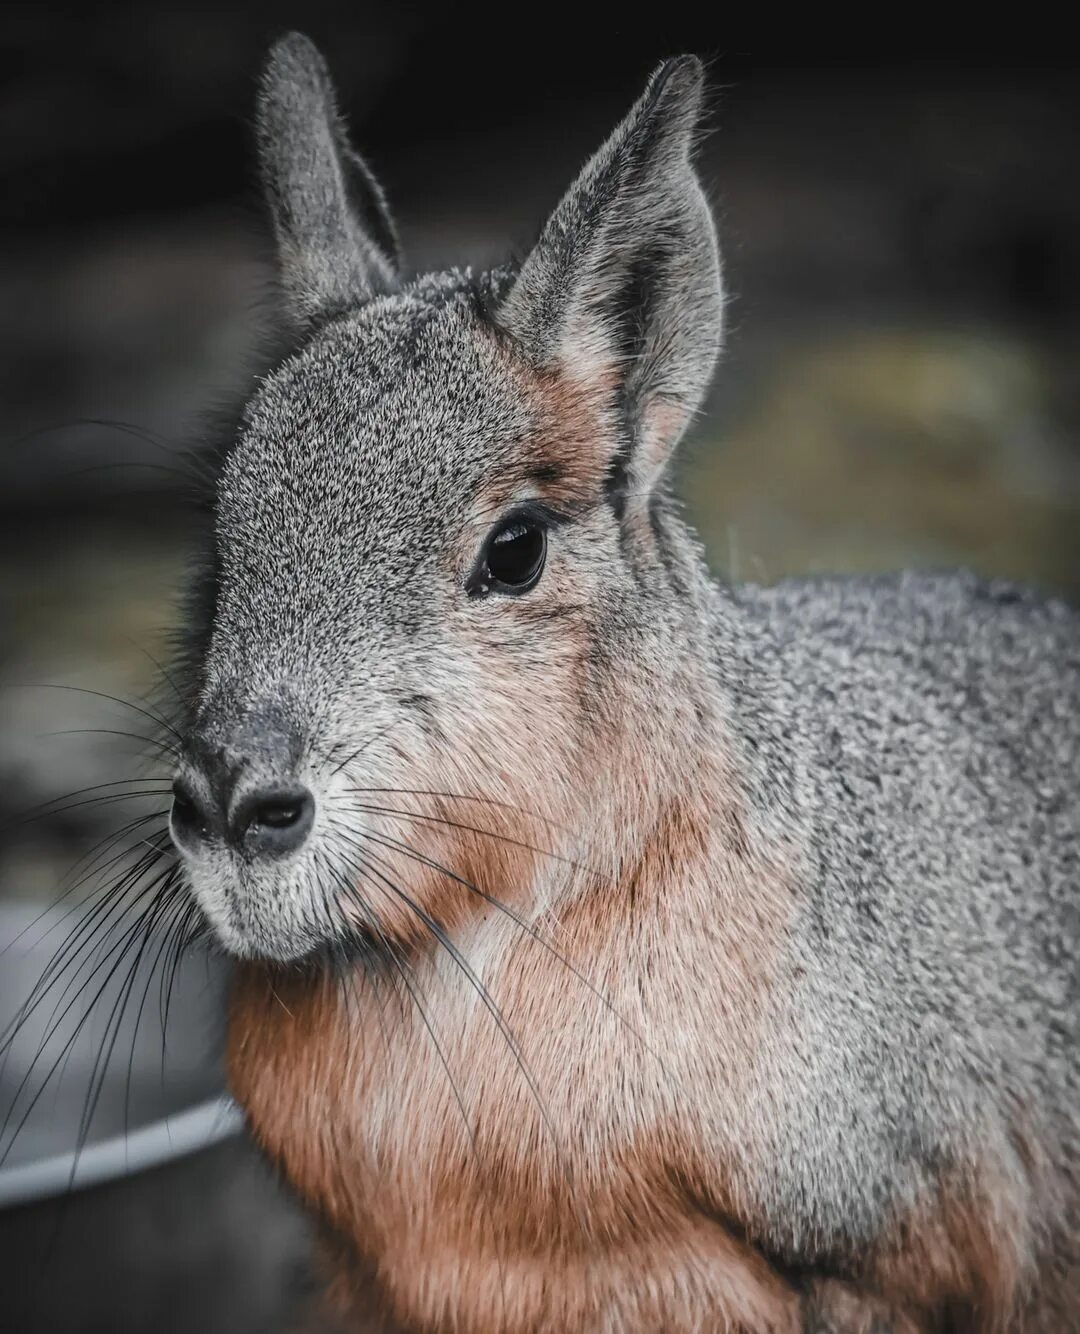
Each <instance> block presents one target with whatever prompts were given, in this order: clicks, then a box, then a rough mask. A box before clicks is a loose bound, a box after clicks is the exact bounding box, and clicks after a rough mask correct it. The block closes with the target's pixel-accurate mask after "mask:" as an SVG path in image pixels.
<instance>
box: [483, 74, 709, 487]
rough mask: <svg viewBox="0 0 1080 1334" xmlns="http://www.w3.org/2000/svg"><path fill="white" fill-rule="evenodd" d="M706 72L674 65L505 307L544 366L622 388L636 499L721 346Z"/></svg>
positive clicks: (611, 143)
mask: <svg viewBox="0 0 1080 1334" xmlns="http://www.w3.org/2000/svg"><path fill="white" fill-rule="evenodd" d="M703 85H704V71H703V69H702V65H701V62H700V61H699V60H697V59H696V58H695V57H694V56H680V57H678V58H676V59H674V60H669V61H667V62H666V63H665V64H663V65H661V66H660V68H659V69H658V70H657V71H656V72H655V74H654V75H653V77H652V78H651V79H650V81H649V84H648V86H647V87H646V89H645V92H644V93H643V94H642V96H641V98H640V99H639V100H638V101H637V103H635V105H634V106H633V107H632V109H631V111H630V113H629V115H628V116H627V117H626V119H625V120H624V121H623V122H622V124H621V125H619V127H618V128H617V129H616V130H615V132H614V134H612V136H611V137H610V139H608V141H607V143H605V144H604V146H603V147H602V148H601V149H600V150H599V152H598V153H596V155H595V156H594V157H593V158H592V159H591V161H589V162H588V163H587V164H586V166H585V168H584V170H583V171H582V172H581V174H580V176H579V177H578V179H577V180H576V181H575V182H574V184H573V185H572V186H571V187H570V189H569V191H568V192H567V193H566V195H565V196H564V197H563V199H562V202H561V203H560V204H559V206H558V207H557V208H556V210H555V212H554V214H553V215H552V217H551V219H550V221H549V222H548V224H547V226H546V227H545V228H544V231H543V232H542V233H541V236H540V240H539V241H538V242H537V245H536V247H535V249H534V250H533V251H532V253H531V254H530V255H529V257H528V259H527V260H526V261H525V263H524V265H523V266H522V268H521V270H520V272H519V274H518V276H517V279H516V281H515V282H514V285H513V286H512V287H511V289H510V291H509V293H508V295H507V296H506V298H505V299H504V302H503V304H502V307H501V309H500V310H499V311H498V313H497V319H498V320H499V322H500V324H501V325H502V326H503V327H504V328H505V329H506V330H507V331H508V332H509V333H511V334H512V335H513V336H514V337H515V338H516V339H517V340H518V342H519V343H520V345H521V346H522V347H523V348H524V350H525V353H526V355H527V356H528V357H529V358H530V359H531V360H532V361H533V362H534V363H535V364H536V365H538V366H540V367H544V368H551V369H558V368H563V369H565V370H566V371H567V373H569V374H571V375H573V376H575V377H578V378H580V377H586V378H589V379H593V380H595V381H596V382H597V383H598V384H606V385H610V386H611V388H612V390H613V393H614V395H615V403H616V405H617V407H618V409H619V410H620V412H621V413H622V415H623V419H624V424H625V428H626V443H625V446H624V450H623V452H622V453H621V454H620V455H619V456H618V457H617V458H616V459H614V460H613V461H612V468H613V481H614V482H615V483H616V485H618V486H621V487H622V489H623V491H624V492H625V493H629V494H641V493H642V492H647V491H648V490H649V489H651V487H652V486H653V485H654V484H655V482H656V480H657V478H658V476H659V474H660V471H661V470H662V468H663V466H664V464H665V462H666V461H667V458H668V456H669V454H670V452H671V450H672V448H673V447H674V445H675V444H676V443H677V442H678V439H679V437H680V436H681V435H682V433H683V430H684V429H685V426H686V424H687V422H688V421H689V419H690V417H691V416H692V415H693V413H694V411H695V410H696V409H697V407H698V406H699V404H700V402H701V400H702V398H703V396H704V393H705V390H706V388H707V386H708V382H709V378H710V376H711V374H712V369H713V365H714V362H715V360H716V356H717V352H718V350H719V347H720V337H721V330H722V322H723V321H722V317H723V300H722V293H721V283H720V260H719V254H718V251H717V245H716V231H715V228H714V226H713V220H712V216H711V214H710V212H709V206H708V204H707V203H706V200H705V196H704V195H703V193H702V190H701V186H700V185H699V184H698V180H697V176H696V175H695V173H694V168H693V165H692V162H691V155H692V151H693V147H694V134H695V130H696V127H697V123H698V119H699V117H700V114H701V105H702V97H703Z"/></svg>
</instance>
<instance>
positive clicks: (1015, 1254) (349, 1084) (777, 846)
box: [179, 36, 1080, 1334]
mask: <svg viewBox="0 0 1080 1334" xmlns="http://www.w3.org/2000/svg"><path fill="white" fill-rule="evenodd" d="M701 100H702V71H701V68H700V65H699V63H698V62H697V61H696V60H694V59H692V58H689V57H683V58H681V59H678V60H674V61H671V62H669V63H667V64H666V65H664V66H663V67H661V69H660V70H658V71H657V73H656V74H655V75H654V77H653V78H652V80H651V81H650V83H649V85H648V87H647V88H646V90H645V92H644V94H643V96H642V97H641V99H640V100H639V101H638V102H637V103H636V104H635V106H634V107H633V108H632V109H631V111H630V113H629V115H628V116H627V118H626V119H625V120H624V121H623V122H622V124H621V125H620V126H619V127H618V128H617V129H616V131H615V132H614V134H613V135H612V137H611V138H610V139H609V140H608V142H607V143H606V144H605V145H604V146H603V147H602V148H601V149H600V150H599V152H598V153H597V154H596V156H595V157H594V158H593V159H592V161H591V162H590V163H589V164H588V165H587V166H586V167H585V169H584V171H583V172H582V174H581V175H580V177H579V178H578V180H577V181H576V182H575V184H574V185H573V186H572V187H571V189H570V191H569V192H568V193H567V195H566V196H565V198H564V199H563V201H562V202H561V203H560V204H559V206H558V208H557V209H556V211H555V213H554V214H553V216H552V218H551V220H550V221H549V222H548V224H547V226H546V228H545V229H544V231H543V233H542V234H541V237H540V239H539V241H538V243H537V245H536V247H535V249H534V250H533V252H532V253H531V255H530V256H529V257H528V258H527V259H526V260H525V262H524V264H523V265H522V266H521V267H520V268H519V269H518V270H516V271H512V270H507V271H505V272H500V273H496V274H494V275H489V276H485V277H482V278H474V277H472V276H471V275H469V274H467V273H459V272H450V273H446V274H440V275H435V276H426V277H421V278H418V279H415V280H412V281H407V280H406V279H404V278H403V277H401V276H400V263H399V259H398V256H397V246H396V240H395V236H394V228H393V225H392V223H391V222H390V219H389V216H388V214H387V211H386V204H385V201H384V199H383V197H382V195H381V193H380V191H379V189H378V187H377V185H376V184H375V181H374V178H373V177H372V175H371V173H370V171H369V170H368V169H367V168H366V167H365V166H364V164H363V163H362V162H361V161H360V159H359V158H358V157H357V156H356V155H355V153H354V152H353V150H352V149H351V148H350V147H349V146H348V143H347V141H346V138H345V135H344V132H343V129H342V126H341V124H340V123H339V121H338V118H337V114H336V112H335V110H334V105H333V99H332V94H331V91H330V85H329V82H328V78H327V74H326V70H325V67H324V65H323V62H322V60H321V58H320V57H319V55H318V53H317V52H315V51H314V49H313V48H312V47H311V46H310V44H309V43H308V42H307V41H306V40H305V39H303V38H301V37H297V36H292V37H288V38H286V39H284V40H283V41H282V42H281V43H279V44H278V46H277V47H276V48H275V50H274V52H273V54H272V56H271V59H270V62H269V65H268V68H267V71H266V74H265V76H264V81H263V85H262V92H261V97H260V105H259V120H258V126H259V147H260V153H261V160H262V169H263V176H264V180H265V183H266V193H267V198H268V201H269V206H270V213H271V217H272V220H273V224H274V228H275V232H276V236H277V239H278V243H279V247H280V256H281V265H282V287H283V296H284V305H285V317H286V318H287V319H288V321H289V322H290V324H291V327H292V329H293V333H294V336H295V339H296V346H295V350H294V352H293V353H292V354H290V355H289V356H288V357H287V358H285V359H284V360H283V361H282V363H281V364H280V365H279V366H278V367H277V369H275V370H274V371H273V372H272V373H271V374H270V375H268V376H267V377H266V378H265V379H264V380H263V381H262V382H261V383H260V384H259V385H258V386H257V388H256V390H255V392H254V394H253V396H252V398H251V401H250V403H249V405H248V409H247V411H246V414H245V416H244V420H243V422H242V425H241V428H240V431H239V434H238V438H237V439H236V440H235V442H234V444H233V446H232V448H231V450H230V451H229V453H228V454H227V456H226V458H225V460H224V462H223V466H222V469H221V474H220V478H219V482H218V490H217V501H216V532H215V538H214V552H213V570H214V590H213V593H214V596H213V599H212V606H211V614H210V616H209V618H208V622H207V625H206V627H205V632H204V633H203V634H202V635H201V637H197V638H196V640H195V643H196V645H197V648H196V652H195V673H196V674H195V682H194V686H195V689H194V699H195V703H194V705H193V707H192V710H191V715H190V717H189V718H188V719H187V721H186V724H185V727H186V738H187V741H186V758H185V759H184V761H183V763H182V765H181V769H180V772H179V780H180V782H181V784H182V785H183V786H184V787H185V788H186V792H187V798H186V799H187V802H188V807H189V808H198V809H201V810H203V811H204V812H209V814H207V815H206V817H205V825H204V828H203V830H202V835H201V836H200V838H198V839H195V840H193V838H192V837H191V836H190V835H189V836H188V837H186V838H184V839H181V840H180V842H181V845H182V850H183V854H184V860H185V865H186V868H187V874H188V877H189V880H190V884H191V887H192V891H193V893H194V894H195V896H196V897H197V900H198V902H199V903H200V904H201V906H202V908H203V910H204V912H205V914H206V916H207V918H208V919H209V921H210V923H211V924H212V926H213V927H214V928H215V930H216V931H217V933H218V935H219V937H220V939H221V940H222V942H223V943H224V944H225V945H226V946H227V947H228V948H229V949H230V950H232V951H233V952H234V953H235V954H236V955H237V956H238V958H239V959H240V964H239V967H238V975H237V979H236V985H235V991H234V996H233V1001H232V1009H231V1019H230V1071H231V1078H232V1082H233V1087H234V1089H235V1092H236V1095H237V1097H238V1098H239V1100H240V1102H241V1103H242V1104H243V1106H244V1107H245V1109H246V1111H247V1115H248V1118H249V1122H250V1125H251V1128H252V1131H253V1133H254V1135H255V1136H256V1138H257V1139H258V1140H259V1142H260V1143H261V1144H262V1145H263V1146H264V1147H265V1149H266V1150H267V1152H268V1153H269V1154H271V1155H272V1156H273V1157H274V1159H275V1160H276V1161H278V1162H279V1163H280V1164H281V1166H282V1168H283V1170H284V1171H285V1173H286V1175H287V1176H288V1177H289V1179H290V1180H291V1181H292V1183H293V1184H294V1186H295V1187H296V1189H297V1190H298V1191H299V1192H300V1194H301V1195H302V1196H303V1197H304V1198H305V1199H306V1200H307V1201H308V1202H309V1204H310V1206H311V1207H312V1209H313V1210H314V1211H315V1212H316V1213H317V1214H318V1216H319V1217H320V1218H321V1219H322V1221H323V1223H324V1224H325V1228H326V1235H327V1239H328V1246H327V1250H328V1257H329V1260H330V1262H331V1264H332V1266H333V1271H334V1275H335V1276H334V1279H333V1282H332V1285H331V1286H332V1291H333V1294H334V1300H335V1301H336V1302H337V1304H338V1310H339V1314H340V1315H341V1318H342V1319H344V1320H345V1321H346V1322H351V1323H350V1324H349V1327H351V1328H357V1329H362V1328H385V1329H393V1330H416V1331H421V1330H423V1331H427V1330H442V1329H447V1330H462V1331H465V1330H467V1331H480V1332H481V1334H484V1332H486V1331H496V1330H498V1331H505V1332H506V1334H517V1332H521V1334H524V1332H525V1331H541V1330H545V1331H546V1330H587V1331H613V1332H614V1331H624V1330H625V1331H656V1330H661V1329H662V1330H665V1331H690V1330H695V1331H699V1330H700V1331H706V1330H731V1331H747V1332H749V1331H755V1332H756V1331H795V1330H804V1329H805V1330H814V1331H819V1332H820V1334H828V1332H831V1334H847V1332H851V1334H854V1332H855V1331H863V1332H864V1334H870V1331H877V1332H878V1334H913V1332H915V1331H926V1332H929V1331H945V1330H949V1331H983V1332H984V1334H990V1332H993V1331H996V1332H998V1334H1005V1331H1023V1332H1024V1334H1032V1332H1033V1331H1044V1332H1046V1331H1052V1330H1053V1331H1060V1330H1064V1329H1067V1328H1071V1327H1073V1324H1074V1321H1075V1318H1076V1312H1077V1311H1078V1310H1080V1212H1078V1207H1080V1055H1078V1053H1080V1032H1078V1019H1077V1014H1078V1002H1080V978H1078V969H1077V943H1078V937H1080V908H1078V897H1077V896H1078V893H1080V831H1078V818H1077V809H1076V786H1077V776H1078V772H1080V764H1078V760H1080V753H1078V750H1080V624H1078V619H1077V617H1076V616H1075V615H1074V614H1073V613H1072V612H1071V611H1069V610H1068V609H1066V608H1065V607H1064V606H1062V605H1060V604H1057V603H1054V602H1047V601H1042V600H1040V599H1038V598H1036V597H1034V596H1031V595H1029V594H1027V593H1025V592H1022V591H1019V590H1016V589H1013V588H1011V587H1007V586H1004V585H998V584H984V583H980V582H979V581H977V580H975V579H973V578H970V577H967V576H955V577H938V576H934V577H931V576H926V575H907V574H905V575H899V576H896V577H892V578H882V579H875V580H859V581H857V580H844V579H837V580H815V581H807V582H792V583H786V584H783V585H781V586H779V587H776V588H772V589H763V588H753V587H726V586H720V585H717V584H716V583H714V582H712V581H711V580H710V579H709V577H708V575H707V573H706V570H705V567H704V564H703V561H702V559H701V554H700V551H699V549H698V547H697V545H696V543H695V541H694V539H693V537H692V535H691V534H690V533H689V532H688V530H687V528H686V527H685V525H684V523H683V522H682V520H681V518H680V517H679V515H678V512H677V509H676V508H675V506H674V504H673V502H672V501H671V499H670V498H669V495H668V490H667V482H666V476H667V464H668V460H669V458H670V455H671V452H672V450H673V449H674V447H675V445H676V444H677V442H678V440H679V438H680V436H681V434H682V433H683V431H684V428H685V426H686V424H687V422H688V421H689V419H690V418H691V417H692V415H693V414H694V412H695V410H696V409H697V408H698V406H699V404H700V401H701V398H702V395H703V393H704V391H705V388H706V386H707V382H708V379H709V376H710V374H711V371H712V367H713V362H714V360H715V357H716V355H717V352H718V349H719V344H720V335H721V322H722V296H721V285H720V268H719V262H718V258H717V247H716V238H715V233H714V230H713V224H712V221H711V217H710V214H709V210H708V208H707V206H706V203H705V200H704V197H703V195H702V192H701V189H700V187H699V184H698V182H697V180H696V177H695V174H694V171H693V167H692V162H691V155H692V148H693V135H694V132H695V129H696V126H697V122H698V118H699V114H700V109H701ZM508 514H509V515H516V516H519V517H520V516H521V515H525V516H526V517H527V518H528V521H529V522H530V523H532V524H533V525H534V528H536V527H538V528H539V529H540V530H542V531H543V532H545V533H546V543H547V548H546V564H545V565H544V567H543V570H542V573H541V575H540V577H539V579H538V580H537V581H536V582H535V586H533V587H531V588H529V589H527V590H525V591H520V590H510V591H508V590H507V589H505V588H500V587H499V586H498V585H492V584H491V583H490V581H487V580H486V576H484V575H483V571H484V570H485V569H486V567H485V565H484V561H485V559H486V557H485V554H484V553H485V551H488V550H489V547H488V546H487V545H486V544H487V543H489V542H490V540H491V539H490V534H491V533H492V531H493V530H495V529H497V528H498V526H499V525H500V524H501V523H502V522H503V521H504V519H505V517H506V516H507V515H508ZM478 571H479V572H480V574H479V575H478ZM286 781H287V782H289V783H300V784H303V785H304V787H306V788H307V789H308V790H309V792H310V793H311V794H312V796H313V798H314V809H315V813H314V822H313V824H312V826H311V829H310V833H308V834H307V836H306V838H305V839H304V841H303V842H302V843H301V844H300V845H299V846H297V847H293V848H291V849H290V850H288V851H287V852H284V853H278V854H275V855H268V854H266V853H265V852H264V853H256V852H253V851H252V850H251V848H250V847H248V846H247V845H246V844H244V843H242V842H240V843H238V842H237V841H236V840H235V839H234V840H233V841H231V842H230V840H229V839H228V838H227V837H226V836H225V835H224V833H223V832H222V831H223V830H226V829H227V828H229V827H230V826H229V823H228V822H229V819H230V818H231V813H232V812H233V811H234V809H235V808H236V806H237V804H238V803H242V802H243V801H244V800H246V799H247V798H248V797H249V796H250V794H251V793H252V791H254V790H255V789H256V788H258V787H261V788H263V789H265V788H266V787H267V785H270V786H271V787H273V785H275V784H280V783H282V782H286ZM214 811H218V813H219V815H220V822H219V823H215V820H217V819H218V817H217V816H215V815H213V812H214Z"/></svg>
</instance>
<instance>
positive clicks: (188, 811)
mask: <svg viewBox="0 0 1080 1334" xmlns="http://www.w3.org/2000/svg"><path fill="white" fill-rule="evenodd" d="M172 793H173V801H172V812H171V815H170V825H171V827H172V831H173V833H174V835H175V836H176V837H177V838H179V839H184V838H188V839H194V838H199V837H202V836H205V835H206V834H207V832H208V826H209V823H210V821H209V817H208V816H207V813H206V812H205V811H204V810H203V808H202V806H201V805H200V804H199V800H198V798H197V797H196V796H195V794H194V792H192V790H191V788H190V787H188V785H187V783H185V782H184V780H183V779H182V778H177V779H176V780H175V781H174V783H173V787H172Z"/></svg>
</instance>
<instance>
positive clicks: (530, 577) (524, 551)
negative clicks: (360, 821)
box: [465, 511, 548, 598]
mask: <svg viewBox="0 0 1080 1334" xmlns="http://www.w3.org/2000/svg"><path fill="white" fill-rule="evenodd" d="M547 529H548V525H547V524H546V523H545V522H544V520H543V519H542V518H540V517H539V516H538V515H536V514H533V513H529V512H525V511H520V512H518V513H516V514H509V515H507V516H506V517H505V518H504V519H502V520H501V522H499V523H498V524H496V525H495V527H494V528H493V529H492V530H491V532H490V533H489V534H488V535H487V537H486V539H485V540H484V545H483V547H482V548H481V551H480V556H479V558H478V560H477V562H476V565H475V566H474V568H473V571H472V574H470V575H469V578H468V581H467V583H466V585H465V591H466V592H467V593H468V595H469V597H471V598H479V597H486V596H487V595H488V594H489V593H504V594H508V595H510V596H511V597H518V596H520V595H521V594H522V593H527V592H528V591H529V589H530V588H533V587H535V585H536V582H537V580H538V579H539V578H540V575H541V574H542V573H543V570H544V561H545V560H546V558H547Z"/></svg>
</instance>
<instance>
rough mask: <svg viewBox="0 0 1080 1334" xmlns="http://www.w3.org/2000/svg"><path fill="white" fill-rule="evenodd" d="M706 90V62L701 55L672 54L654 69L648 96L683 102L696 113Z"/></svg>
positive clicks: (649, 97)
mask: <svg viewBox="0 0 1080 1334" xmlns="http://www.w3.org/2000/svg"><path fill="white" fill-rule="evenodd" d="M704 91H705V64H704V62H703V61H702V59H701V57H700V56H695V55H681V56H672V57H671V58H670V59H669V60H665V61H663V62H662V63H661V64H660V65H658V66H657V67H656V69H655V70H654V71H653V75H652V78H651V79H650V80H649V86H648V88H647V90H646V97H647V98H648V99H649V100H650V101H651V102H652V103H653V104H654V105H656V104H657V103H659V102H662V101H663V102H675V103H682V104H683V105H684V106H687V107H689V108H690V109H691V110H692V111H693V112H695V113H696V111H697V109H698V108H699V107H700V104H701V100H702V98H703V96H704Z"/></svg>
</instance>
